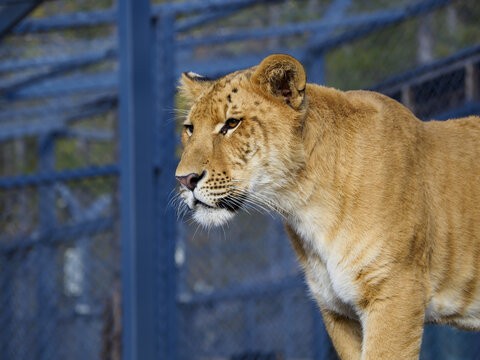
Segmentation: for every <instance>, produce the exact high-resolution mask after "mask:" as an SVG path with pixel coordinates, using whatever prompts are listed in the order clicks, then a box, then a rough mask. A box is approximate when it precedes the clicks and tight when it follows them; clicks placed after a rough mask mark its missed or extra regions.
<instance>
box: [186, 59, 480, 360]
mask: <svg viewBox="0 0 480 360" xmlns="http://www.w3.org/2000/svg"><path fill="white" fill-rule="evenodd" d="M192 81H193V80H191V79H189V78H188V77H184V79H183V85H182V89H183V93H184V94H186V95H187V96H190V98H191V100H192V102H193V106H192V108H191V112H190V114H189V116H188V119H187V122H186V123H187V124H193V126H194V131H193V134H192V135H191V136H189V135H188V134H187V132H186V131H184V133H183V135H182V141H183V144H184V147H185V150H184V153H183V155H182V159H181V161H180V164H179V166H178V169H177V176H184V175H187V174H189V173H198V174H201V173H203V172H204V171H205V173H204V174H205V175H204V177H203V178H202V180H201V181H200V182H199V183H198V185H197V188H195V190H194V192H191V191H188V190H186V189H185V188H183V189H182V191H181V193H182V196H183V197H184V199H185V201H186V202H187V203H188V204H189V205H190V207H191V208H192V209H193V210H194V214H196V219H197V220H198V221H199V222H200V223H203V224H204V225H206V226H210V225H218V224H221V223H223V222H225V221H227V220H229V219H230V218H231V217H232V216H233V213H234V211H230V210H226V209H224V208H223V209H219V208H218V207H221V206H220V204H221V202H222V201H223V200H221V199H224V198H225V197H229V198H230V201H238V202H242V206H243V207H249V206H252V205H253V203H256V204H260V205H261V206H262V207H264V208H271V209H274V210H276V211H278V212H279V213H280V214H282V216H283V217H284V219H285V225H286V229H287V231H288V233H289V235H290V238H291V241H292V245H293V248H294V249H295V251H296V252H297V254H298V258H299V260H300V262H301V264H302V267H303V268H304V271H305V274H306V278H307V281H308V283H309V286H310V290H311V292H312V295H313V296H314V297H315V299H316V300H317V302H318V304H319V306H320V309H321V311H322V314H323V317H324V321H325V325H326V327H327V330H328V332H329V334H330V336H331V337H332V340H333V342H334V345H335V348H336V349H337V352H338V353H339V355H340V356H341V358H342V359H398V358H402V359H417V358H418V355H419V350H420V342H421V336H422V330H423V324H424V322H430V323H441V324H450V325H453V326H457V327H460V328H463V329H469V330H480V276H479V264H480V118H479V117H474V116H472V117H469V118H464V119H457V120H449V121H445V122H437V121H431V122H421V121H419V120H418V119H417V118H415V116H414V115H413V114H412V113H411V112H410V111H409V110H408V109H406V108H405V107H404V106H402V105H401V104H399V103H398V102H396V101H394V100H392V99H390V98H388V97H386V96H383V95H381V94H378V93H374V92H368V91H349V92H341V91H338V90H335V89H330V88H326V87H322V86H318V85H314V84H307V85H306V89H305V73H304V70H303V68H302V66H301V65H300V63H298V61H296V60H295V59H293V58H291V57H288V56H286V55H272V56H270V57H268V58H266V59H265V60H264V61H263V62H262V64H260V65H259V66H258V67H255V68H252V69H248V70H244V71H240V72H237V73H233V74H230V75H228V76H226V77H223V78H221V79H219V80H216V81H209V82H206V81H202V82H201V83H198V82H196V83H195V84H194V83H192ZM199 86H200V91H199ZM229 118H237V119H241V120H242V121H241V122H240V124H239V125H238V127H237V128H235V130H234V131H229V132H227V133H226V134H225V135H223V134H221V133H219V131H218V129H219V128H220V127H221V126H222V124H224V123H225V121H226V120H227V119H229ZM195 199H199V200H200V201H202V202H203V203H205V204H207V205H209V206H211V207H206V206H204V205H202V204H201V203H200V204H198V203H196V200H195Z"/></svg>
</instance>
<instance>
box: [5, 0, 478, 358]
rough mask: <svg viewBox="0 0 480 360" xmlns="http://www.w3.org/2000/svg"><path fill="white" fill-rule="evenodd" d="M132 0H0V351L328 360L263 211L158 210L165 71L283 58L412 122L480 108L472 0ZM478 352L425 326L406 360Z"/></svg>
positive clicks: (172, 141)
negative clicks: (196, 213)
mask: <svg viewBox="0 0 480 360" xmlns="http://www.w3.org/2000/svg"><path fill="white" fill-rule="evenodd" d="M134 4H135V6H134ZM140 4H143V5H145V4H146V2H145V1H137V2H136V3H135V2H133V1H132V0H124V1H123V0H122V1H120V3H119V4H116V3H114V2H112V1H111V0H103V1H93V0H82V1H81V0H78V1H73V0H71V1H45V2H43V3H41V2H38V1H27V0H0V36H1V37H2V38H1V40H0V41H1V42H0V309H1V311H0V359H14V360H17V359H19V360H20V359H49V360H51V359H120V358H121V357H122V354H123V357H124V358H126V359H147V358H156V359H170V358H172V359H174V358H177V359H185V360H187V359H188V360H190V359H277V360H278V359H330V358H332V359H333V358H335V355H334V351H333V349H332V348H331V345H330V343H329V340H328V337H327V336H326V333H325V329H324V327H323V324H322V322H321V317H320V314H319V312H318V310H317V308H316V305H315V304H314V302H313V301H312V300H311V298H310V296H309V295H308V290H307V289H306V286H305V283H304V280H303V276H302V273H301V271H300V268H299V266H298V263H297V261H296V259H295V256H294V253H293V251H292V249H291V247H290V244H289V242H288V239H287V237H286V235H285V233H284V231H283V226H282V224H281V219H279V218H277V217H276V216H274V215H273V216H270V215H262V214H255V213H254V214H248V213H244V214H242V215H241V216H239V217H238V218H236V219H235V221H234V222H233V223H232V224H231V225H229V226H228V227H225V228H220V229H212V230H210V231H204V230H202V229H201V228H198V227H197V226H196V225H195V224H193V223H192V222H191V221H190V220H189V216H188V214H187V215H185V217H184V218H182V219H179V220H178V221H175V218H174V213H175V209H173V207H172V206H169V205H168V202H169V199H170V196H171V191H172V189H173V187H174V184H173V171H174V168H175V163H176V161H177V160H176V158H175V156H178V154H179V151H180V149H179V146H178V143H177V142H176V134H175V119H176V118H179V117H181V116H182V115H183V114H184V110H186V105H185V104H184V102H183V101H182V99H180V98H178V97H176V96H175V83H176V79H177V78H178V77H179V74H180V73H181V72H182V71H194V72H197V73H200V74H203V75H206V76H211V77H215V76H221V75H223V74H226V73H228V72H231V71H234V70H237V69H241V68H245V67H249V66H253V65H255V64H258V63H259V62H260V61H261V59H262V58H263V57H264V56H266V55H268V54H270V53H276V52H282V53H289V54H291V55H293V56H295V57H297V58H298V59H299V60H300V61H301V62H302V63H303V64H304V65H305V67H306V69H307V74H308V77H309V79H310V81H311V82H317V83H324V84H326V85H328V86H334V87H337V88H340V89H357V88H363V89H373V90H376V91H380V92H383V93H385V94H387V95H389V96H391V97H393V98H395V99H397V100H398V101H401V102H402V103H404V104H405V105H406V106H408V107H409V108H410V109H412V111H414V113H415V114H416V115H417V116H419V117H420V118H422V119H424V120H428V119H431V118H438V119H446V118H449V117H455V116H465V115H468V114H480V95H479V83H480V75H479V74H480V44H479V39H480V27H479V26H478V23H479V20H480V3H478V2H477V1H474V0H464V1H460V0H457V1H448V0H424V1H418V0H417V1H414V0H394V1H382V0H368V1H359V0H304V1H292V0H291V1H281V0H262V1H252V0H232V1H229V2H225V1H219V0H208V1H201V2H200V1H194V2H183V1H178V2H174V3H160V2H158V3H152V4H151V7H150V9H148V7H147V6H142V5H140ZM32 10H33V12H31V13H29V11H32ZM26 14H28V15H27V17H26V18H23V19H22V16H25V15H26ZM117 21H118V24H120V25H119V26H118V27H119V28H118V27H117ZM138 24H143V25H144V26H143V27H142V26H138ZM7 25H11V26H7ZM146 58H148V59H150V60H149V61H146V60H145V59H146ZM142 66H143V69H142ZM145 66H146V67H147V68H146V69H145ZM139 79H140V80H139ZM142 101H143V102H142ZM142 110H144V113H143V116H144V117H143V118H140V117H139V116H141V115H140V114H142V113H141V111H142ZM149 114H151V115H149ZM149 126H150V127H151V128H149ZM145 174H147V176H145ZM145 178H148V181H146V180H145ZM122 334H123V338H122ZM477 358H480V337H479V336H478V335H477V334H476V333H465V332H460V331H457V330H454V329H452V328H448V327H430V326H427V327H426V331H425V335H424V341H423V348H422V359H477Z"/></svg>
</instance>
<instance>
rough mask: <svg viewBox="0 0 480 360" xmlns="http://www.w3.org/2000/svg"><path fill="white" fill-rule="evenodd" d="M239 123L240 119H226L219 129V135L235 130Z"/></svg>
mask: <svg viewBox="0 0 480 360" xmlns="http://www.w3.org/2000/svg"><path fill="white" fill-rule="evenodd" d="M241 121H242V119H234V118H230V119H228V120H227V121H226V122H225V125H224V126H223V127H222V128H221V130H220V133H222V134H223V135H225V134H226V133H227V131H228V130H232V129H235V128H236V127H237V126H238V124H240V122H241Z"/></svg>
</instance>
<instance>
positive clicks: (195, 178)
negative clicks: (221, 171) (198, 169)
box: [175, 171, 205, 191]
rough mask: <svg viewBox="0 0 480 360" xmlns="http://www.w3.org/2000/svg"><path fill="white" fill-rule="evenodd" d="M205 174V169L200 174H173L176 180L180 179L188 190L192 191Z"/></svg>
mask: <svg viewBox="0 0 480 360" xmlns="http://www.w3.org/2000/svg"><path fill="white" fill-rule="evenodd" d="M204 175H205V171H204V172H203V173H202V175H198V174H195V173H191V174H188V175H186V176H175V177H176V178H177V180H178V181H180V182H181V183H182V184H183V185H185V186H186V187H187V188H188V189H189V190H191V191H193V190H195V188H196V187H197V184H198V182H199V181H200V180H201V179H202V178H203V176H204Z"/></svg>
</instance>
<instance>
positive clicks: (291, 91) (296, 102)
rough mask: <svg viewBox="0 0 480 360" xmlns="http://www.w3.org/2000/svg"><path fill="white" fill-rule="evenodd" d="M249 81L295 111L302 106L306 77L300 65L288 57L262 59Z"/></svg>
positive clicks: (277, 56) (272, 56)
mask: <svg viewBox="0 0 480 360" xmlns="http://www.w3.org/2000/svg"><path fill="white" fill-rule="evenodd" d="M251 81H252V82H253V83H255V84H257V85H258V86H259V87H260V88H261V89H262V91H264V92H266V93H268V94H271V95H273V96H275V97H277V98H278V99H281V100H283V101H284V102H285V103H286V104H288V105H290V106H291V107H292V108H293V109H295V110H299V109H300V108H301V107H302V105H303V101H304V98H305V86H306V85H307V76H306V74H305V70H304V69H303V66H302V64H300V62H299V61H298V60H297V59H295V58H293V57H291V56H289V55H281V54H275V55H270V56H268V57H266V58H265V59H263V61H262V62H261V63H260V65H259V66H258V67H257V69H256V70H255V72H254V74H253V75H252V78H251Z"/></svg>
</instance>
